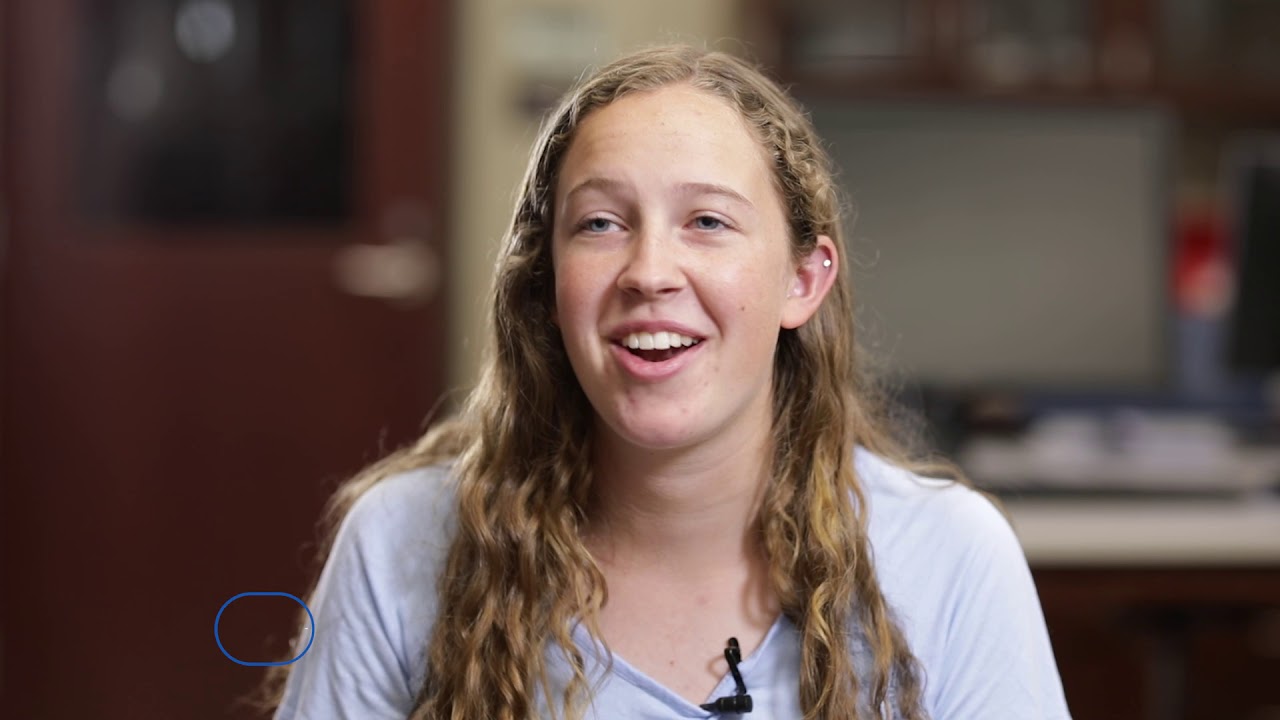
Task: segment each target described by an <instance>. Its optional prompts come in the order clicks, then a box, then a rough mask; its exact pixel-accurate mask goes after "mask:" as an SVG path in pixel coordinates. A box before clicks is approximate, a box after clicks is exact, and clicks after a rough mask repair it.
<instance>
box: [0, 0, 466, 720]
mask: <svg viewBox="0 0 1280 720" xmlns="http://www.w3.org/2000/svg"><path fill="white" fill-rule="evenodd" d="M2 12H3V39H2V42H0V47H2V48H3V49H2V50H0V52H2V53H3V65H4V73H5V75H4V79H5V97H4V103H3V107H4V112H5V118H4V119H5V122H4V127H3V133H4V134H3V139H4V146H3V159H4V163H5V165H4V170H5V175H4V204H5V206H6V207H5V210H6V212H7V213H8V215H7V217H5V218H4V220H5V224H6V226H7V227H6V231H7V232H6V237H5V242H6V249H5V250H6V251H5V253H4V257H3V264H4V267H3V282H4V285H3V293H4V295H3V302H2V303H0V307H2V312H3V325H2V327H3V339H2V340H3V341H2V344H0V348H2V350H0V352H3V367H2V370H3V383H4V387H3V395H2V396H0V397H2V398H3V416H2V423H3V425H2V427H0V433H2V434H0V441H2V442H3V452H0V553H2V555H0V567H2V568H3V573H4V581H3V583H2V584H0V613H2V614H0V642H2V643H3V644H2V650H3V658H2V660H3V662H2V663H0V717H5V718H54V719H60V718H87V717H94V718H100V719H102V720H111V719H117V718H118V719H119V720H125V719H126V718H193V719H197V720H200V719H212V718H223V717H246V716H248V713H247V712H246V711H245V710H244V709H243V708H241V707H238V706H237V705H236V704H235V702H234V701H235V699H236V698H237V697H238V696H240V695H243V694H244V693H246V692H247V691H249V690H250V689H251V688H252V687H253V686H254V685H255V684H256V683H257V682H258V681H259V679H260V677H261V672H262V671H261V669H260V668H250V667H243V666H240V665H238V664H235V663H233V662H232V661H231V660H229V659H228V658H227V657H225V656H224V655H223V653H222V652H221V651H220V650H219V648H218V645H217V644H216V643H215V638H214V633H213V628H214V619H215V617H216V616H217V614H218V611H219V609H220V608H221V606H222V605H223V603H224V602H225V601H226V600H228V599H229V598H231V597H232V596H234V595H237V594H239V593H242V592H250V591H258V592H261V591H284V592H289V593H293V594H301V593H302V592H304V591H305V584H306V581H307V578H308V576H309V574H310V572H309V560H310V554H311V552H313V551H314V550H313V549H312V550H311V551H304V549H303V548H304V545H305V544H307V543H311V542H313V541H314V538H315V532H314V528H315V524H316V521H317V519H318V518H319V515H320V509H321V507H322V505H323V502H324V500H325V499H326V498H327V497H328V495H329V494H330V493H331V492H332V490H333V488H334V486H335V485H336V483H337V482H338V481H340V480H341V479H342V478H343V477H344V476H347V475H348V474H350V473H351V472H353V471H355V470H357V469H358V468H359V467H360V466H361V465H363V464H364V463H366V462H368V461H370V460H372V459H373V458H374V457H375V456H376V455H377V454H378V453H379V452H381V451H382V450H383V449H384V448H389V447H392V446H395V445H398V444H400V443H402V442H405V441H406V440H408V439H409V438H411V437H413V436H414V435H416V434H417V432H418V429H419V426H420V423H421V422H422V420H423V418H424V416H425V415H426V413H427V412H428V410H429V409H430V408H431V407H432V405H433V403H434V402H435V400H436V399H437V397H438V396H439V395H440V393H441V390H442V384H443V366H442V362H443V357H444V353H443V351H442V350H441V345H442V342H443V340H444V328H443V325H442V321H443V318H444V307H443V303H442V298H443V297H444V294H443V292H442V290H441V288H439V287H438V282H436V281H435V280H434V279H433V276H438V273H437V271H436V268H435V267H434V264H435V263H438V262H439V257H438V256H439V254H440V250H441V243H442V238H443V237H444V235H443V232H444V225H443V221H442V201H443V198H444V193H445V185H444V182H445V177H446V167H445V163H444V159H445V155H444V149H445V143H444V140H443V137H444V121H445V117H446V114H447V112H448V102H447V98H446V95H445V78H446V77H447V75H446V72H447V67H448V56H447V53H448V47H447V43H446V42H445V41H446V40H447V35H446V32H447V27H448V22H447V20H448V18H447V13H446V7H445V5H444V3H443V2H442V0H386V1H383V2H376V3H364V2H354V1H352V0H281V1H280V2H270V3H259V2H252V1H250V0H173V1H164V0H161V1H158V2H157V1H154V0H39V1H37V2H12V3H5V4H4V5H3V6H2ZM437 279H438V278H437ZM257 600H258V602H259V604H258V605H248V604H246V605H244V606H240V607H238V608H237V611H236V616H235V617H234V618H230V617H229V618H224V627H223V633H224V634H223V635H222V638H223V639H224V640H226V641H227V646H228V650H229V651H233V654H235V655H237V656H238V657H239V658H240V659H243V660H246V661H264V660H268V659H271V660H274V659H277V658H278V657H279V654H280V653H282V652H284V651H285V650H286V640H287V638H286V636H287V635H288V634H289V633H290V632H291V631H292V627H291V625H292V621H293V618H294V615H295V613H296V612H297V610H298V607H297V605H296V604H291V603H290V601H288V600H287V599H284V598H275V600H278V601H279V602H273V601H272V599H271V598H257ZM233 607H236V606H233ZM232 619H233V620H234V623H232V624H233V625H234V627H231V625H228V624H227V621H228V620H232Z"/></svg>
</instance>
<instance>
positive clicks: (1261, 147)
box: [1227, 136, 1280, 374]
mask: <svg viewBox="0 0 1280 720" xmlns="http://www.w3.org/2000/svg"><path fill="white" fill-rule="evenodd" d="M1227 184H1228V187H1229V193H1230V195H1231V202H1230V209H1229V217H1230V218H1231V223H1230V224H1231V236H1232V238H1233V241H1234V245H1235V256H1236V263H1235V267H1236V272H1235V280H1236V292H1235V300H1234V302H1233V305H1232V310H1231V320H1230V327H1231V330H1230V341H1229V343H1228V363H1229V365H1230V367H1231V368H1232V369H1233V370H1237V371H1243V372H1253V373H1264V374H1265V373H1273V372H1277V371H1280V136H1277V137H1274V138H1271V139H1262V140H1258V141H1256V142H1247V143H1246V144H1244V145H1242V146H1241V147H1240V148H1239V149H1238V151H1237V152H1236V153H1235V154H1234V156H1233V157H1232V159H1231V161H1230V162H1229V163H1228V171H1227Z"/></svg>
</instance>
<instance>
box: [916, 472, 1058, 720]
mask: <svg viewBox="0 0 1280 720" xmlns="http://www.w3.org/2000/svg"><path fill="white" fill-rule="evenodd" d="M954 491H959V495H958V496H957V497H956V498H955V500H956V502H955V505H954V506H953V508H952V513H950V514H951V518H950V519H951V521H952V522H953V523H954V527H953V531H954V532H955V533H956V535H955V537H956V538H957V540H958V541H957V543H956V552H957V554H958V557H957V558H956V560H957V561H956V564H955V567H956V568H958V572H957V573H956V574H955V575H954V576H953V579H952V582H951V583H949V585H950V588H949V590H948V593H949V595H950V596H949V597H948V598H947V600H946V602H945V603H944V605H943V607H944V608H946V610H945V616H944V617H943V618H942V628H943V633H944V634H943V655H944V657H945V661H944V662H942V663H939V664H937V666H935V667H934V668H933V670H932V673H931V675H930V677H929V678H928V679H927V681H926V691H925V692H926V697H928V698H930V700H931V701H932V702H931V704H932V705H933V707H932V718H933V720H968V719H969V718H979V717H980V718H986V719H988V720H1015V719H1017V720H1064V719H1065V720H1069V718H1070V713H1069V711H1068V710H1067V704H1066V699H1065V697H1064V695H1063V691H1062V681H1061V679H1060V678H1059V676H1058V670H1057V664H1056V662H1055V661H1054V656H1053V648H1052V646H1051V644H1050V642H1049V633H1048V630H1047V628H1046V625H1045V621H1044V613H1043V611H1042V610H1041V607H1040V599H1039V596H1038V595H1037V594H1036V588H1035V584H1034V582H1033V580H1032V576H1031V571H1030V568H1029V567H1028V566H1027V561H1026V557H1025V556H1024V555H1023V552H1022V548H1021V546H1020V545H1019V543H1018V539H1017V537H1016V536H1015V535H1014V533H1013V529H1012V528H1011V527H1010V526H1009V523H1008V521H1007V520H1005V518H1004V516H1002V515H1001V514H1000V513H999V511H998V510H996V508H995V506H993V505H992V504H991V503H990V502H989V501H988V500H987V499H986V498H984V497H982V496H981V495H979V494H978V493H976V492H973V491H970V490H968V489H967V488H963V489H962V488H954Z"/></svg>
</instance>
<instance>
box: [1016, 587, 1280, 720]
mask: <svg viewBox="0 0 1280 720" xmlns="http://www.w3.org/2000/svg"><path fill="white" fill-rule="evenodd" d="M1035 578H1036V584H1037V587H1038V589H1039V591H1040V599H1041V604H1042V605H1043V607H1044V612H1045V619H1046V621H1047V622H1048V625H1049V633H1050V637H1051V639H1052V641H1053V646H1054V653H1055V655H1056V656H1057V659H1058V669H1059V672H1060V673H1061V675H1062V682H1063V686H1064V688H1065V690H1066V693H1067V701H1068V703H1069V705H1070V707H1071V712H1072V715H1073V717H1075V718H1078V719H1080V720H1093V719H1095V718H1125V720H1202V719H1203V720H1235V719H1239V720H1264V719H1267V718H1271V719H1274V718H1280V683H1278V682H1277V679H1280V567H1276V568H1249V569H1228V568H1217V569H1170V568H1164V569H1143V568H1134V569H1126V568H1108V569H1096V568H1054V569H1037V570H1036V571H1035Z"/></svg>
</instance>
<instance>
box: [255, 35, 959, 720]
mask: <svg viewBox="0 0 1280 720" xmlns="http://www.w3.org/2000/svg"><path fill="white" fill-rule="evenodd" d="M676 84H685V85H688V86H692V87H694V88H697V89H699V90H702V91H704V92H707V93H710V94H712V95H713V96H715V97H718V98H721V99H723V100H724V101H726V102H727V103H728V104H729V105H731V106H732V107H734V108H736V109H737V110H738V112H739V113H740V114H741V116H742V117H743V119H744V120H745V121H746V123H747V126H748V127H749V128H751V129H752V130H753V131H754V132H755V133H756V134H757V136H758V138H759V140H760V142H761V144H762V146H763V147H764V148H765V150H766V152H767V155H768V157H770V158H771V159H772V164H773V169H774V173H775V177H774V179H775V181H776V187H777V190H778V192H779V194H780V196H781V198H782V199H783V203H784V206H785V208H786V212H787V216H788V217H787V220H788V224H789V229H790V242H791V249H792V254H793V257H795V258H796V259H797V260H798V259H800V258H802V257H804V256H806V255H807V254H808V253H809V252H810V251H812V249H813V248H814V247H815V243H816V238H817V236H818V235H827V236H829V237H831V238H832V240H833V241H835V242H836V244H837V246H838V247H843V244H842V242H841V235H842V230H841V222H840V220H841V205H840V200H839V193H838V192H837V190H836V186H835V181H834V178H833V173H832V168H831V164H830V160H829V158H828V157H827V155H826V153H825V152H824V151H823V149H822V147H821V145H820V144H819V141H818V139H817V137H816V135H815V133H814V130H813V127H812V125H811V123H810V122H809V120H808V118H807V117H806V115H805V113H804V112H803V111H802V110H801V108H800V107H799V106H798V105H797V104H796V103H795V101H793V100H792V99H791V98H790V97H789V96H788V95H787V94H786V93H785V92H784V91H783V90H782V89H780V88H779V87H778V86H777V85H776V84H775V83H773V82H772V81H771V80H769V79H768V78H767V77H765V76H764V75H763V74H762V73H761V72H760V71H759V70H757V69H756V68H754V67H752V66H751V65H749V64H748V63H746V62H744V61H742V60H739V59H737V58H734V57H732V56H730V55H726V54H723V53H719V52H707V51H702V50H697V49H694V48H690V47H685V46H668V47H658V48H651V49H647V50H643V51H640V52H637V53H634V54H631V55H629V56H627V57H624V58H622V59H619V60H617V61H615V62H613V63H611V64H609V65H608V66H606V67H604V68H602V69H600V70H599V71H597V72H595V73H594V74H591V75H590V76H589V77H586V78H584V79H583V80H582V81H580V83H579V84H578V85H577V87H575V88H574V89H573V90H572V91H570V92H569V93H568V95H567V96H566V97H565V98H564V100H563V101H562V102H561V104H560V105H559V106H558V108H556V109H555V111H554V112H553V113H552V114H551V115H550V116H549V118H548V120H547V122H546V124H545V126H544V128H543V130H542V132H541V134H540V136H539V138H538V141H537V143H536V145H535V147H534V149H533V153H532V157H531V159H530V163H529V166H528V169H527V171H526V173H525V177H524V181H523V184H522V185H521V189H520V193H519V196H518V200H517V205H516V209H515V214H514V217H513V220H512V223H511V228H510V230H509V232H508V233H507V235H506V238H505V242H504V245H503V248H502V250H501V253H500V256H499V258H498V261H497V272H496V280H495V287H494V291H493V297H492V301H493V305H492V308H493V309H492V313H493V314H492V330H493V333H492V336H491V337H490V338H489V344H488V347H487V348H486V355H485V360H484V364H483V368H482V371H481V374H480V379H479V382H478V384H477V386H476V388H475V389H474V390H473V391H472V392H471V394H470V395H469V396H468V398H467V400H466V402H465V404H464V406H463V407H462V409H461V410H460V412H459V413H458V415H457V416H456V417H454V418H453V419H451V420H448V421H446V422H444V423H442V424H440V425H438V426H436V427H435V428H434V429H432V430H431V431H429V432H428V433H427V434H426V435H425V436H424V437H423V438H421V439H420V440H419V441H418V442H417V443H416V444H414V445H413V446H412V447H408V448H405V449H403V450H401V451H399V452H397V453H395V454H393V455H391V456H390V457H387V458H385V459H384V460H382V461H381V462H379V463H377V464H376V465H374V466H372V467H370V468H368V469H366V470H365V471H364V472H363V473H361V474H360V475H359V476H357V477H356V478H354V479H352V480H350V481H349V482H348V483H346V484H345V485H344V486H343V487H342V488H341V489H340V490H339V492H338V493H337V494H336V495H335V497H334V499H333V500H332V502H331V504H330V512H329V515H328V522H329V524H330V526H331V527H333V526H336V523H337V521H338V520H340V519H341V517H342V516H343V515H344V514H345V513H346V511H347V509H348V508H350V506H351V505H352V503H354V502H355V500H356V499H357V498H358V497H359V496H360V495H361V494H362V493H364V492H365V491H366V490H367V489H368V488H369V487H371V486H372V485H373V484H374V483H376V482H378V481H379V480H381V479H382V478H384V477H387V476H388V475H391V474H395V473H397V472H402V471H406V470H409V469H413V468H419V467H423V466H427V465H431V464H435V463H438V462H441V461H445V460H450V459H451V460H454V461H455V462H454V465H453V476H454V478H455V480H456V482H457V484H458V487H457V497H458V513H457V516H458V528H457V535H456V537H455V539H454V540H453V543H452V546H451V548H450V550H449V553H448V559H447V562H446V565H445V568H444V570H443V573H442V575H441V576H440V578H439V583H438V592H439V615H438V618H437V621H436V623H435V626H434V628H433V630H432V634H431V637H430V638H429V640H427V642H429V646H428V652H427V665H428V667H427V676H426V681H425V684H424V685H423V687H422V688H421V691H420V694H419V697H418V701H417V707H416V709H415V710H414V712H413V714H412V718H413V719H414V720H441V719H446V718H447V719H450V720H459V719H462V718H466V719H471V718H495V719H497V720H524V719H525V718H530V717H532V716H533V715H534V714H535V712H536V711H537V698H538V696H539V695H541V696H542V697H544V698H546V700H547V705H548V706H549V707H550V708H551V712H553V713H556V714H558V713H557V711H556V709H555V708H556V703H555V702H554V700H555V698H554V693H553V688H552V683H551V682H550V680H549V677H548V671H547V665H546V661H545V651H546V649H547V648H548V647H549V646H550V645H551V644H554V646H556V647H557V648H558V649H559V651H560V652H562V653H563V654H564V656H565V658H566V659H567V661H568V663H569V666H570V667H571V668H573V676H572V678H571V680H570V682H569V683H568V686H567V687H566V688H564V690H563V693H562V696H561V697H560V698H559V701H560V703H561V706H562V707H563V708H564V713H565V715H566V716H568V717H577V716H579V715H580V714H581V712H582V710H583V709H584V708H585V705H586V704H587V702H588V699H587V695H588V692H589V688H588V680H587V676H586V669H585V661H584V657H583V655H582V653H581V651H580V650H578V649H577V645H576V644H575V642H574V640H573V638H572V636H571V631H572V627H573V625H574V624H575V623H577V622H583V623H584V624H585V626H586V627H587V628H588V629H589V630H590V631H592V633H593V634H594V635H596V636H598V632H596V631H597V625H596V618H597V617H598V614H599V612H600V610H601V608H602V607H603V605H604V602H605V597H606V596H605V582H604V578H603V575H602V574H601V571H600V569H599V568H598V566H597V565H596V562H595V561H594V559H593V558H592V556H591V554H590V553H589V552H588V550H587V548H586V546H585V545H584V542H583V539H582V536H581V532H580V531H581V529H582V528H583V526H584V522H585V520H586V518H585V508H586V507H587V501H588V495H589V493H590V491H591V484H592V474H591V469H590V468H591V463H590V458H591V454H592V448H591V444H592V432H591V431H592V422H593V420H592V418H593V412H592V408H591V405H590V404H589V402H588V400H587V398H586V396H585V394H584V393H583V391H582V389H581V387H580V386H579V384H578V381H577V379H576V377H575V376H574V373H573V371H572V369H571V367H570V365H569V361H568V357H567V355H566V352H565V348H564V343H563V341H562V339H561V337H560V333H559V330H558V328H557V326H556V324H555V323H554V322H553V321H552V311H553V306H554V298H555V277H554V274H553V271H552V262H551V236H552V226H553V220H554V219H553V197H554V194H555V186H556V181H557V174H558V171H559V168H560V165H561V162H562V160H563V157H564V155H565V152H566V150H567V148H568V147H569V144H570V143H571V142H572V140H573V137H574V133H575V131H576V129H577V128H578V126H579V125H580V124H581V122H582V120H583V119H584V118H585V117H586V116H587V115H588V114H590V113H591V112H592V111H593V110H596V109H599V108H601V107H604V106H606V105H608V104H609V103H611V102H613V101H615V100H617V99H618V98H620V97H622V96H624V95H627V94H629V93H638V92H646V91H652V90H655V89H658V88H662V87H665V86H670V85H676ZM864 364H865V361H864V358H862V357H861V354H860V353H859V352H858V350H857V343H856V338H855V327H854V313H853V295H852V289H851V287H850V285H849V282H848V280H847V278H845V277H843V274H842V277H841V278H840V279H839V280H838V281H837V282H836V284H835V285H834V286H833V288H832V290H831V292H830V293H829V295H828V297H827V298H826V299H825V300H824V302H823V303H822V305H821V307H820V308H819V310H818V311H817V313H816V314H815V315H814V316H813V317H812V318H811V319H810V320H809V321H808V322H807V323H805V324H804V325H802V326H801V327H799V328H797V329H795V330H786V329H784V330H781V331H780V336H779V340H778V346H777V351H776V356H775V361H774V372H773V392H772V396H773V408H772V421H773V431H774V438H775V439H776V445H775V447H774V448H773V453H772V473H771V474H770V479H769V481H768V484H767V487H766V488H765V491H764V500H763V503H762V505H761V508H760V515H759V518H758V521H759V527H760V529H761V530H760V537H761V543H762V547H763V550H764V552H765V554H766V557H767V558H768V562H769V579H770V582H771V584H772V589H773V590H774V592H775V593H776V594H777V597H778V598H779V600H780V602H781V608H782V612H783V613H784V614H785V615H786V617H788V618H789V619H790V620H791V621H792V622H793V623H794V624H795V626H796V628H797V629H798V631H799V634H800V637H801V645H802V653H801V657H802V661H801V668H800V676H799V677H798V678H797V682H798V683H799V687H800V700H801V705H802V707H803V709H804V717H805V718H806V720H813V719H817V718H841V719H847V718H877V719H883V718H887V717H897V718H922V717H925V716H926V713H925V711H924V709H923V707H922V700H921V697H922V685H923V678H922V677H921V670H920V668H919V667H918V662H917V661H916V659H915V657H914V656H913V654H912V652H911V650H910V648H909V647H908V646H907V642H906V640H905V638H904V636H903V633H902V631H901V629H900V628H899V627H898V626H897V624H896V623H895V621H894V619H893V618H892V616H891V612H890V608H889V607H888V604H887V603H886V601H885V598H884V596H883V594H882V593H881V591H880V586H879V583H878V581H877V579H876V572H875V568H874V566H873V563H872V556H871V548H870V545H869V540H868V536H867V510H866V502H865V498H864V495H863V491H862V489H861V487H860V484H859V482H858V478H857V476H856V473H855V469H854V463H853V448H854V447H855V445H861V446H863V447H865V448H867V449H868V450H870V451H872V452H874V453H877V454H879V455H881V456H883V457H886V458H888V459H889V460H891V461H894V462H896V463H898V464H899V465H903V466H905V467H908V468H910V469H912V470H915V471H916V472H920V473H922V474H928V475H932V476H935V477H942V476H946V477H958V473H956V471H955V468H954V467H952V466H950V465H948V464H945V463H942V462H932V463H924V462H911V461H910V460H909V458H908V454H907V451H906V450H905V448H904V447H903V446H902V445H901V444H900V443H899V442H898V441H897V440H895V433H894V432H893V430H892V427H893V423H891V422H890V418H889V416H888V415H887V413H886V408H888V407H889V405H888V404H887V403H886V402H884V400H883V396H884V393H883V392H881V391H880V389H879V386H878V385H876V384H874V383H872V382H871V381H870V379H869V375H868V373H867V372H866V371H865V368H864V367H863V365H864ZM323 552H327V548H324V549H323ZM855 636H857V637H858V638H860V639H861V640H863V641H865V643H866V645H867V647H868V648H869V651H870V656H871V658H872V660H873V662H872V663H871V664H872V665H873V667H868V668H857V667H855V663H854V660H853V653H852V651H851V643H852V642H853V638H854V637H855ZM424 640H426V639H424ZM864 673H865V680H866V682H865V683H864V682H863V680H862V679H860V678H863V677H864ZM285 674H287V669H281V670H280V671H279V672H277V673H276V675H275V677H274V680H275V681H276V683H277V684H276V687H277V688H278V687H279V683H280V682H281V681H282V679H283V677H284V675H285ZM864 684H865V685H866V686H865V687H864ZM891 689H892V691H891ZM277 697H278V692H277Z"/></svg>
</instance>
